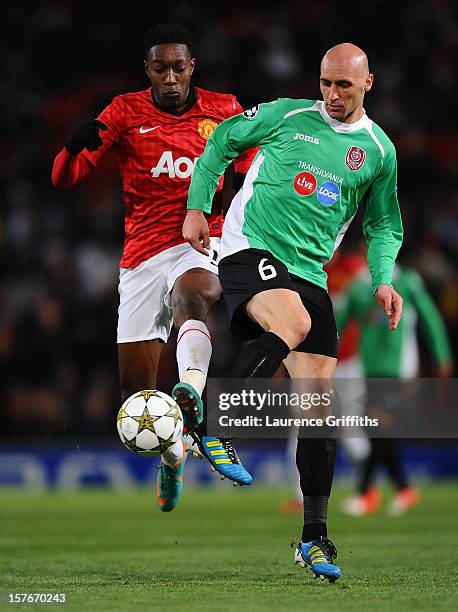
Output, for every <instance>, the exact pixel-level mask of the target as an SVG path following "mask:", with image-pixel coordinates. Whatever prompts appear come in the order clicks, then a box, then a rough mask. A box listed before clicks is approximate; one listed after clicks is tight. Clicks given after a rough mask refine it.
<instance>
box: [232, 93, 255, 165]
mask: <svg viewBox="0 0 458 612" xmlns="http://www.w3.org/2000/svg"><path fill="white" fill-rule="evenodd" d="M234 110H235V114H237V115H239V114H241V113H243V108H242V107H241V105H240V104H239V102H238V101H237V99H235V100H234ZM257 152H258V148H257V147H256V148H255V149H248V151H244V152H243V153H242V154H241V155H239V156H238V157H236V158H235V159H234V161H233V164H234V172H235V173H236V174H246V173H247V172H248V170H249V168H250V166H251V164H252V162H253V159H254V158H255V156H256V153H257Z"/></svg>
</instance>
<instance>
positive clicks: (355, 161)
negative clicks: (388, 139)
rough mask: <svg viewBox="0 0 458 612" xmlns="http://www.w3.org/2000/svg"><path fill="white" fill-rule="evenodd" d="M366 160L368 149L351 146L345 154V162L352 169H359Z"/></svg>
mask: <svg viewBox="0 0 458 612" xmlns="http://www.w3.org/2000/svg"><path fill="white" fill-rule="evenodd" d="M365 161H366V151H365V150H364V149H360V148H359V147H350V148H349V149H348V151H347V154H346V155H345V163H346V164H347V166H348V167H349V168H350V170H359V169H360V168H361V166H362V165H363V164H364V162H365Z"/></svg>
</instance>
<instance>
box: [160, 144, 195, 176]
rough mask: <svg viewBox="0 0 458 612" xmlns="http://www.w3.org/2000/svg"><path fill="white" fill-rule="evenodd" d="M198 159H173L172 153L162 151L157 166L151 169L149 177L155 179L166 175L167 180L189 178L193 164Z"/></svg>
mask: <svg viewBox="0 0 458 612" xmlns="http://www.w3.org/2000/svg"><path fill="white" fill-rule="evenodd" d="M197 159H198V157H195V158H194V161H193V160H192V159H189V157H178V158H177V159H173V153H172V151H164V152H163V153H162V155H161V158H160V160H159V161H158V162H157V166H155V167H154V168H151V176H152V177H153V178H157V177H158V176H161V174H168V175H169V178H182V179H185V178H189V177H190V176H191V175H192V173H193V170H194V164H195V163H196V160H197Z"/></svg>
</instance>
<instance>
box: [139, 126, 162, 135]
mask: <svg viewBox="0 0 458 612" xmlns="http://www.w3.org/2000/svg"><path fill="white" fill-rule="evenodd" d="M158 127H161V126H160V125H155V126H154V127H152V128H144V127H143V126H142V127H141V128H140V129H139V130H138V131H139V132H140V134H146V132H152V131H153V130H157V128H158Z"/></svg>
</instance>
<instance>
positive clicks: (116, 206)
mask: <svg viewBox="0 0 458 612" xmlns="http://www.w3.org/2000/svg"><path fill="white" fill-rule="evenodd" d="M261 7H262V9H261ZM0 10H1V20H2V23H3V28H2V30H3V35H2V37H1V38H2V40H1V43H0V45H1V52H2V67H1V82H2V87H1V91H0V109H1V110H0V116H1V119H2V139H1V140H2V144H1V146H0V157H1V163H0V189H1V201H2V204H1V208H0V262H1V265H0V269H1V277H2V282H1V288H0V371H1V379H0V397H1V399H2V402H1V404H2V411H3V416H2V427H1V429H0V436H1V438H0V441H1V449H2V450H1V451H0V485H2V484H22V485H23V486H24V487H28V488H32V489H44V490H46V489H47V488H49V487H67V488H78V487H80V486H83V485H85V484H94V483H98V484H102V483H108V485H110V486H113V487H118V488H121V489H123V488H125V487H132V486H136V485H137V484H143V483H147V482H149V481H150V480H151V479H152V478H153V477H154V474H155V470H154V466H153V465H152V464H151V462H150V461H148V460H143V459H139V458H137V457H136V456H134V455H132V454H130V453H128V452H126V451H125V450H124V449H123V448H122V447H121V445H120V443H119V441H118V439H117V434H116V431H115V426H114V416H115V414H116V412H117V410H118V407H119V392H118V382H117V360H116V344H115V329H116V316H117V266H118V261H119V258H120V253H121V244H122V231H123V203H122V199H121V192H120V181H119V179H118V178H117V172H116V164H115V160H114V157H108V158H107V159H105V160H104V163H103V164H102V165H101V167H99V168H98V169H97V171H96V172H94V173H93V175H92V176H90V177H89V178H88V179H87V180H86V181H84V182H83V183H82V184H80V185H79V186H78V187H77V188H74V189H73V190H70V191H58V190H55V189H53V187H52V185H51V181H50V172H51V167H52V161H53V158H54V156H55V154H56V153H57V152H58V151H59V149H60V148H61V146H62V145H63V143H64V141H65V139H66V138H67V137H68V135H69V134H70V133H71V132H72V130H73V128H74V127H75V126H76V125H77V124H78V123H79V122H81V121H83V120H86V119H89V118H93V117H94V116H96V115H97V114H98V112H99V111H100V110H101V109H102V108H103V107H104V106H105V105H107V104H108V103H109V102H110V100H111V99H112V98H113V97H114V96H115V95H117V94H118V93H122V92H125V91H133V90H138V89H143V88H145V87H147V85H148V83H147V81H146V78H145V75H144V72H143V65H142V41H143V36H144V33H145V31H146V30H147V29H148V28H149V27H151V25H154V24H155V23H170V22H171V23H174V22H175V23H180V24H182V25H184V26H185V27H187V28H189V29H190V31H191V32H192V34H193V38H194V49H195V56H196V57H197V60H198V67H197V71H196V73H195V76H194V79H193V80H194V83H195V84H197V85H200V86H202V87H204V88H207V89H214V90H216V91H222V92H231V93H235V94H236V95H237V97H238V98H239V100H240V101H241V103H242V105H243V106H244V107H250V106H252V105H253V104H256V103H258V102H260V101H268V100H272V99H275V98H277V97H288V96H289V97H308V98H315V97H319V95H320V93H319V87H318V85H319V83H318V74H319V73H318V70H319V62H320V59H321V57H322V55H323V53H324V52H325V51H326V49H327V48H329V47H330V46H332V45H334V44H336V43H337V42H343V41H346V40H350V41H351V42H354V43H356V44H358V45H360V46H362V47H363V48H364V49H365V50H366V51H367V53H368V56H369V60H370V67H371V71H372V72H373V73H374V74H375V77H376V81H375V87H374V89H373V91H372V92H371V93H370V94H369V95H368V97H367V103H366V109H367V111H368V114H369V115H370V116H371V117H372V118H373V119H374V120H375V121H377V122H378V123H380V124H381V126H382V127H383V128H384V129H385V131H386V132H387V133H388V134H389V135H390V137H391V138H392V140H393V141H394V142H395V144H396V146H397V150H398V160H399V199H400V203H401V208H402V212H403V218H404V224H405V230H406V232H405V234H406V238H405V243H404V246H403V248H402V252H401V261H403V262H405V263H407V264H409V265H411V266H412V267H414V268H415V269H416V270H418V271H419V272H420V274H421V275H422V277H423V279H424V281H425V283H426V286H427V287H428V289H429V290H430V292H431V294H432V296H433V298H434V301H435V303H436V304H437V306H438V307H439V309H440V311H441V313H442V315H443V317H444V320H445V323H446V326H447V329H448V332H449V334H450V338H451V340H452V343H453V349H454V353H455V356H456V354H457V349H458V345H457V337H458V336H457V332H458V280H457V276H456V263H457V246H458V221H457V217H456V211H457V199H458V196H457V194H458V175H457V167H458V165H457V162H458V138H457V130H456V91H457V90H456V61H457V42H458V27H457V22H456V4H455V3H454V2H452V1H451V0H450V1H447V0H441V1H435V2H427V1H420V2H418V1H413V0H408V1H406V2H402V3H399V2H385V1H383V0H370V1H367V2H364V3H358V2H356V3H354V4H352V5H351V6H349V5H348V3H343V4H342V3H340V4H339V3H334V2H329V1H325V0H323V1H321V2H314V3H308V2H288V3H279V4H278V3H277V4H276V5H273V4H270V3H259V4H257V3H252V4H249V3H245V2H232V3H230V5H224V4H223V5H221V4H219V5H212V6H210V5H204V4H200V3H188V2H184V1H179V0H178V1H176V2H173V3H168V6H167V7H166V8H164V7H163V8H156V7H154V8H153V5H152V4H151V3H146V2H139V1H137V0H130V1H129V2H117V3H112V2H104V1H100V2H89V1H68V0H49V1H40V2H36V3H21V2H8V3H2V6H1V9H0ZM360 227H361V223H360V221H359V222H358V221H357V220H355V221H354V223H353V226H352V228H351V231H350V232H349V234H348V235H347V236H346V238H345V241H344V243H343V246H342V250H343V252H344V253H353V252H355V251H356V250H358V248H359V239H360ZM335 273H336V274H338V273H339V271H338V268H337V271H336V272H335ZM210 328H211V331H212V334H213V337H214V347H215V349H214V355H213V361H212V366H211V373H210V374H211V375H213V376H218V377H222V376H224V375H227V373H228V371H229V369H230V367H231V364H232V363H233V362H234V359H235V356H236V354H237V351H238V349H239V345H238V344H237V342H236V341H235V340H234V339H233V338H232V337H231V336H230V334H229V331H228V327H227V323H226V317H225V310H224V306H223V304H219V305H218V306H217V307H216V308H215V309H214V310H213V311H212V313H211V316H210ZM420 348H421V372H420V374H421V376H425V377H428V376H433V375H434V367H433V364H432V362H431V358H430V356H429V354H428V352H427V351H426V350H425V347H424V345H423V344H422V341H421V339H420ZM176 379H177V373H176V366H175V362H174V345H173V338H172V342H171V343H170V345H169V347H168V348H167V350H166V352H165V355H164V357H163V361H162V364H161V371H160V377H159V380H160V382H159V387H160V388H161V389H162V390H164V391H166V392H167V391H170V390H171V387H172V386H173V384H174V382H175V381H176ZM241 448H242V450H241V454H243V457H244V459H245V460H246V463H247V464H248V466H249V467H250V468H251V469H252V470H253V472H254V474H255V476H256V477H257V478H258V481H260V482H266V483H270V484H278V483H284V482H285V479H287V478H289V474H288V470H287V460H286V455H285V444H283V443H281V442H278V441H277V442H275V443H272V444H266V443H263V444H260V443H255V442H253V443H251V444H248V443H244V444H243V445H241ZM403 452H404V457H405V459H406V461H407V465H408V468H409V471H410V473H411V474H414V475H415V476H417V477H418V478H423V480H425V479H426V480H427V481H431V480H433V479H439V478H444V477H456V476H457V475H458V460H457V457H458V450H457V444H456V442H452V441H446V442H444V441H418V442H415V441H409V442H407V443H406V444H405V446H404V449H403ZM202 463H203V462H196V461H190V462H189V465H188V466H187V470H186V480H187V482H188V483H190V482H192V481H199V482H203V483H207V484H218V485H219V481H218V480H216V479H213V477H211V475H210V474H209V472H208V470H207V466H206V465H202ZM337 473H338V475H340V476H348V475H349V464H348V461H347V460H346V457H345V455H343V454H340V456H339V463H338V471H337ZM224 484H226V483H223V484H222V485H221V486H223V485H224Z"/></svg>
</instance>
